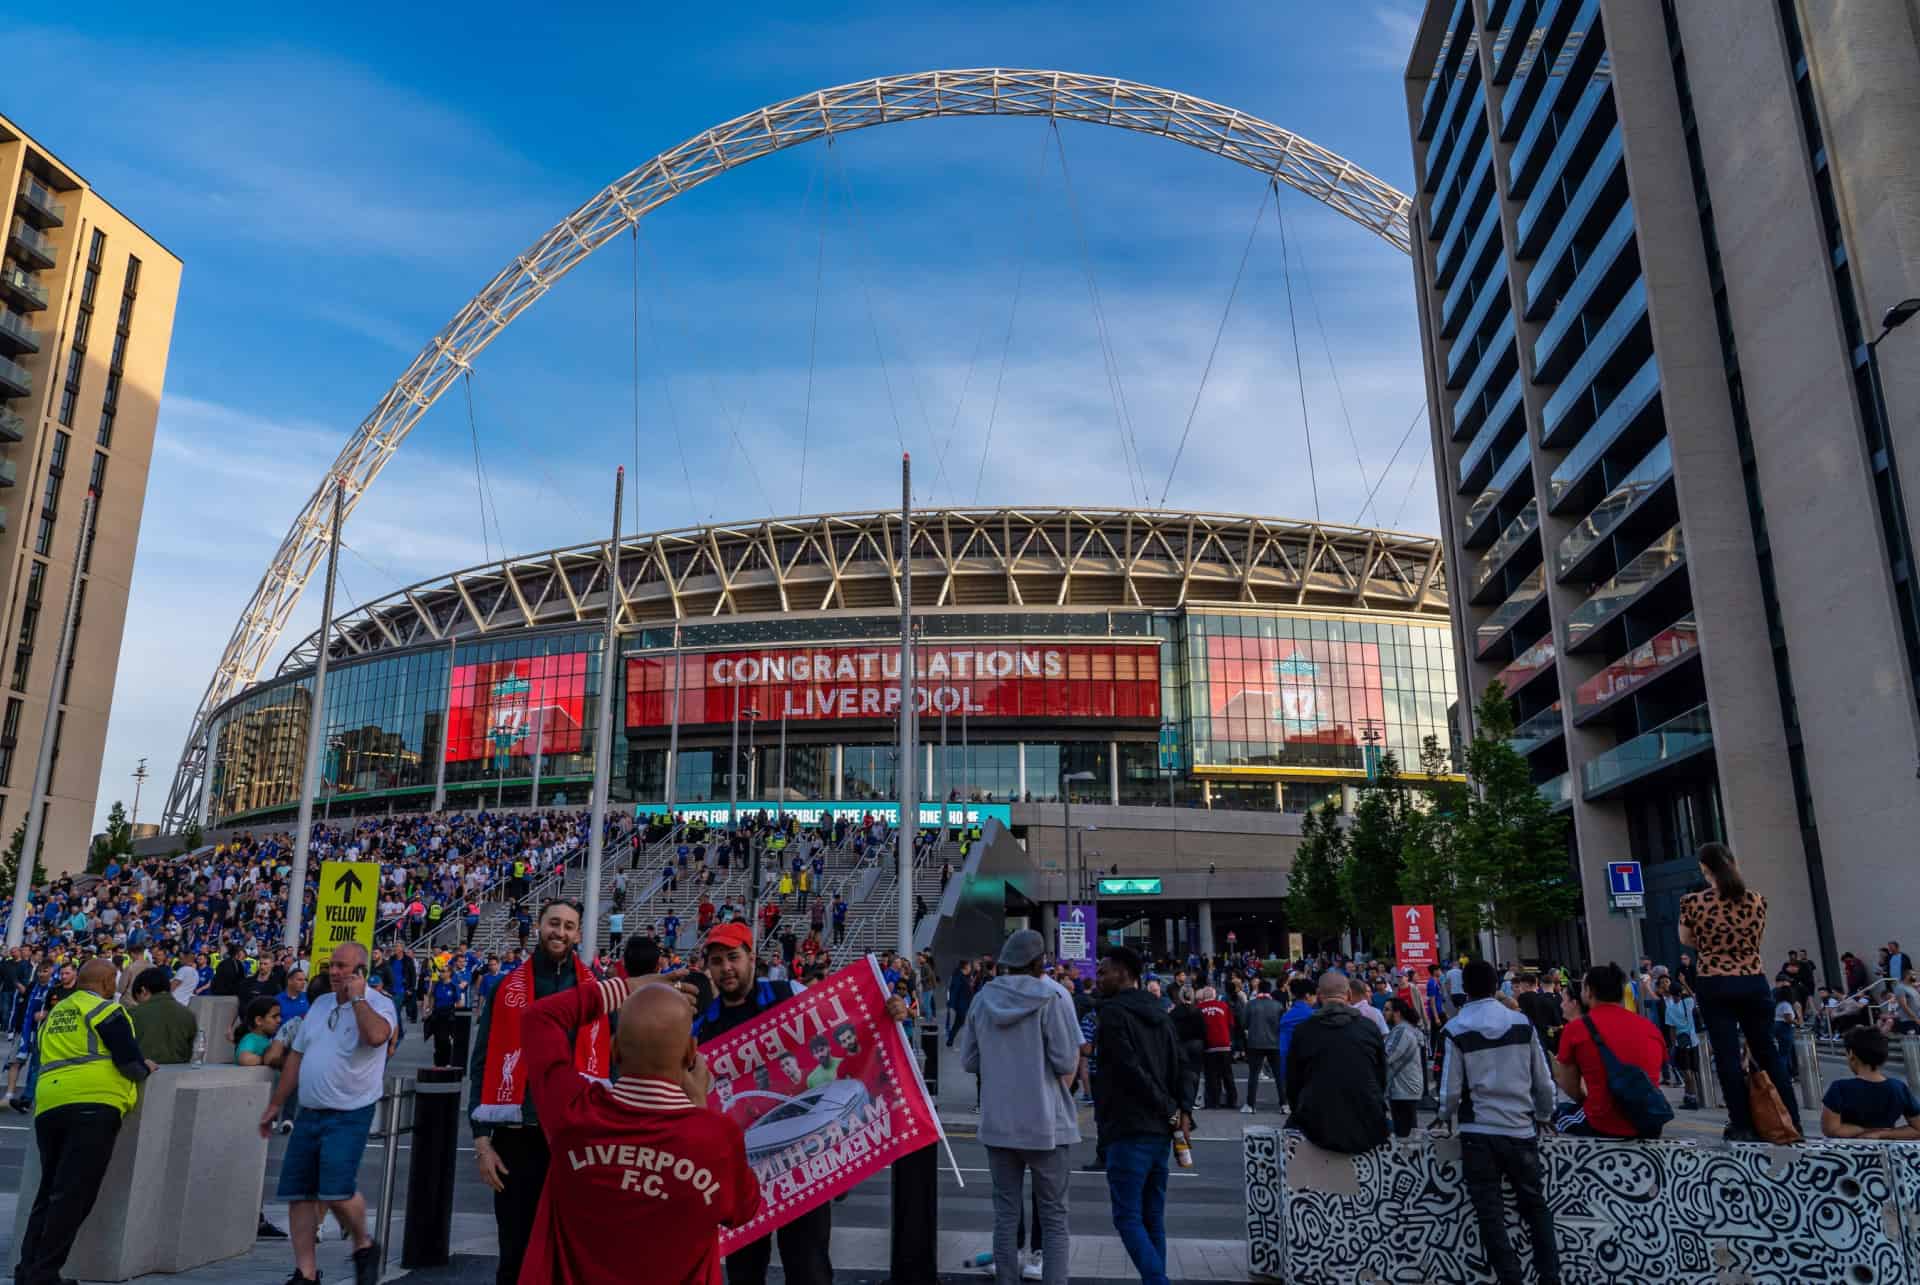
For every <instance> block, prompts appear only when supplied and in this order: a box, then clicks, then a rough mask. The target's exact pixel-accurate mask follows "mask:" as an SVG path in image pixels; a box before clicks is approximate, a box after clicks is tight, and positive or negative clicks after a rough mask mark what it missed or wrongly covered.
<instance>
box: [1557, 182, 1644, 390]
mask: <svg viewBox="0 0 1920 1285" xmlns="http://www.w3.org/2000/svg"><path fill="white" fill-rule="evenodd" d="M1635 250H1636V245H1635V239H1634V223H1633V207H1632V206H1626V207H1624V208H1623V209H1621V211H1620V212H1619V213H1618V214H1616V215H1614V216H1613V222H1612V223H1610V224H1608V225H1607V230H1606V231H1605V232H1604V233H1602V234H1601V236H1600V239H1599V240H1598V241H1596V242H1595V243H1594V246H1593V250H1592V252H1591V253H1589V254H1588V256H1587V261H1586V263H1584V264H1582V265H1581V268H1580V271H1579V273H1578V274H1576V275H1575V277H1574V278H1573V281H1572V283H1571V284H1570V285H1568V286H1567V290H1566V293H1565V294H1564V295H1563V296H1562V297H1561V299H1560V301H1559V302H1558V303H1556V304H1555V305H1554V307H1553V317H1552V318H1551V319H1550V320H1549V321H1548V322H1547V324H1546V325H1544V326H1542V327H1541V328H1540V335H1539V337H1538V338H1536V339H1535V340H1534V341H1533V377H1534V379H1535V381H1536V382H1538V383H1543V384H1545V383H1551V382H1552V381H1554V380H1556V379H1558V378H1560V373H1561V372H1562V371H1564V370H1565V369H1566V368H1567V366H1568V365H1569V364H1571V363H1572V361H1573V359H1574V358H1575V357H1576V356H1578V355H1579V351H1580V347H1579V343H1578V342H1577V341H1578V340H1579V339H1580V338H1581V337H1582V336H1584V334H1585V333H1586V327H1585V326H1583V325H1582V324H1581V323H1582V322H1583V321H1584V320H1585V319H1586V312H1587V308H1588V306H1589V304H1591V303H1593V302H1594V296H1595V295H1597V294H1600V292H1601V290H1602V289H1603V287H1611V288H1612V289H1614V290H1618V289H1620V288H1621V277H1623V276H1625V275H1627V274H1629V273H1631V274H1632V275H1634V276H1636V277H1637V276H1638V275H1639V272H1640V261H1639V258H1638V256H1637V254H1635ZM1601 298H1602V299H1603V300H1604V298H1605V296H1604V295H1602V296H1601ZM1569 336H1572V337H1573V338H1574V339H1575V340H1576V342H1575V343H1573V344H1568V343H1567V342H1566V340H1567V339H1568V337H1569Z"/></svg>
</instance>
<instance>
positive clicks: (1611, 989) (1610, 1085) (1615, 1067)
mask: <svg viewBox="0 0 1920 1285" xmlns="http://www.w3.org/2000/svg"><path fill="white" fill-rule="evenodd" d="M1626 990H1627V975H1626V974H1625V973H1623V972H1621V971H1620V966H1619V965H1618V964H1596V965H1594V966H1593V967H1592V968H1589V969H1588V970H1587V975H1586V976H1585V977H1584V978H1583V979H1582V980H1581V993H1580V998H1581V1000H1582V1001H1583V1002H1584V1003H1585V1005H1586V1010H1587V1012H1586V1015H1585V1016H1584V1017H1582V1018H1581V1019H1580V1020H1579V1021H1577V1022H1569V1023H1568V1024H1567V1028H1566V1029H1565V1030H1563V1031H1561V1032H1560V1052H1559V1056H1558V1057H1557V1059H1556V1060H1555V1062H1554V1066H1553V1078H1554V1082H1555V1083H1556V1084H1558V1085H1559V1086H1560V1091H1561V1092H1562V1093H1564V1094H1565V1095H1566V1096H1567V1097H1569V1098H1572V1099H1573V1101H1572V1102H1570V1103H1562V1104H1561V1105H1560V1106H1559V1107H1557V1108H1555V1110H1554V1114H1553V1127H1554V1129H1555V1131H1557V1132H1559V1133H1564V1134H1569V1135H1572V1136H1574V1137H1585V1138H1657V1137H1659V1136H1660V1130H1661V1129H1662V1128H1664V1127H1665V1125H1666V1122H1667V1121H1668V1120H1671V1119H1672V1118H1673V1107H1672V1106H1671V1105H1669V1104H1668V1102H1667V1099H1666V1095H1665V1094H1663V1093H1661V1092H1660V1089H1659V1087H1658V1086H1659V1083H1660V1064H1661V1063H1662V1062H1664V1061H1665V1060H1666V1054H1667V1045H1666V1041H1665V1040H1664V1039H1663V1038H1661V1035H1660V1032H1659V1031H1658V1030H1657V1029H1655V1027H1654V1025H1653V1023H1652V1022H1649V1021H1648V1020H1647V1019H1646V1018H1644V1017H1641V1016H1640V1015H1639V1014H1637V1013H1629V1012H1628V1011H1627V1010H1626V1008H1625V1006H1624V1005H1623V1004H1622V1002H1621V1001H1622V1000H1623V999H1624V998H1625V996H1626Z"/></svg>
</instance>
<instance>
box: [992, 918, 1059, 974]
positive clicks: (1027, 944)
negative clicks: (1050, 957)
mask: <svg viewBox="0 0 1920 1285" xmlns="http://www.w3.org/2000/svg"><path fill="white" fill-rule="evenodd" d="M1046 953H1047V939H1046V938H1045V937H1042V936H1041V935H1040V934H1039V933H1037V932H1035V931H1034V930H1033V929H1031V928H1022V929H1021V930H1020V931H1019V932H1017V933H1015V934H1014V935H1013V936H1011V937H1009V938H1007V944H1006V945H1004V946H1002V947H1001V948H1000V967H1002V968H1025V967H1027V965H1029V964H1031V963H1033V961H1034V960H1036V959H1038V958H1040V956H1042V955H1044V954H1046Z"/></svg>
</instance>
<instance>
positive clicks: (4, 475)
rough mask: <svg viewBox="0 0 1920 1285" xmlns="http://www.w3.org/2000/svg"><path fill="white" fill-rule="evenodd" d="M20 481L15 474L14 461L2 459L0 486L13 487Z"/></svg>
mask: <svg viewBox="0 0 1920 1285" xmlns="http://www.w3.org/2000/svg"><path fill="white" fill-rule="evenodd" d="M18 480H19V476H18V474H16V473H15V472H14V465H13V461H12V460H9V459H0V486H12V485H13V484H14V483H15V482H16V481H18Z"/></svg>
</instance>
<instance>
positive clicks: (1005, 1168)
mask: <svg viewBox="0 0 1920 1285" xmlns="http://www.w3.org/2000/svg"><path fill="white" fill-rule="evenodd" d="M987 1168H988V1169H989V1170H990V1171H991V1172H992V1174H993V1273H994V1281H995V1285H1018V1282H1019V1280H1020V1256H1019V1254H1018V1253H1017V1252H1016V1244H1017V1240H1018V1236H1017V1233H1018V1231H1019V1224H1020V1203H1021V1202H1020V1192H1021V1187H1022V1184H1023V1181H1024V1178H1025V1175H1026V1173H1027V1171H1028V1170H1032V1171H1033V1198H1034V1202H1035V1204H1037V1205H1038V1206H1039V1213H1038V1217H1039V1220H1040V1225H1039V1228H1038V1231H1039V1234H1038V1235H1037V1236H1036V1237H1035V1240H1036V1241H1038V1242H1039V1243H1040V1244H1043V1245H1045V1246H1046V1249H1045V1251H1044V1271H1045V1275H1043V1276H1042V1277H1041V1279H1042V1280H1043V1281H1045V1282H1046V1285H1067V1257H1068V1252H1069V1248H1070V1241H1069V1236H1068V1232H1067V1174H1068V1173H1069V1172H1070V1171H1071V1169H1072V1163H1071V1161H1070V1159H1069V1156H1068V1149H1067V1148H1066V1147H1054V1148H1053V1149H1052V1150H1050V1151H1019V1150H1015V1149H1014V1148H1012V1147H988V1148H987Z"/></svg>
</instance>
